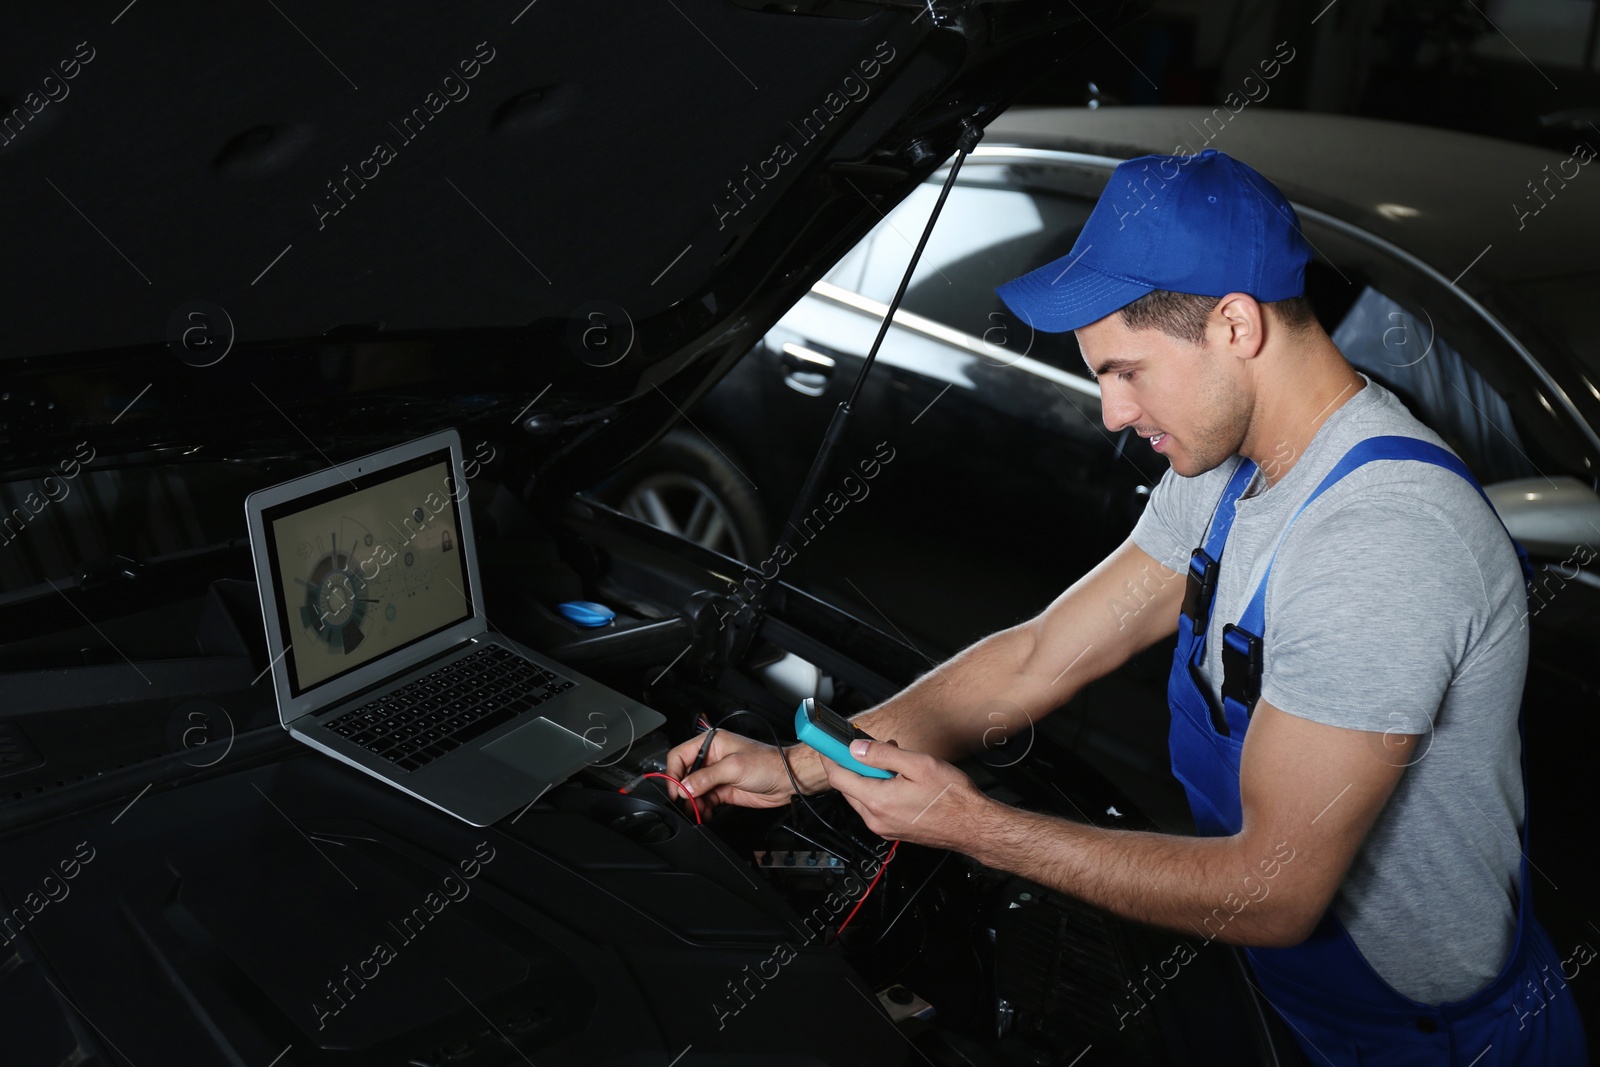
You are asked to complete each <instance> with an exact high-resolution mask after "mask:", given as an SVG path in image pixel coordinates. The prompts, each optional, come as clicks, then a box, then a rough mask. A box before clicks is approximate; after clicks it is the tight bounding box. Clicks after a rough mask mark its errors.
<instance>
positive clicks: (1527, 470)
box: [1332, 285, 1536, 483]
mask: <svg viewBox="0 0 1600 1067" xmlns="http://www.w3.org/2000/svg"><path fill="white" fill-rule="evenodd" d="M1332 338H1333V343H1334V344H1335V345H1337V346H1338V348H1339V351H1341V352H1343V353H1344V357H1345V358H1346V359H1348V360H1349V361H1350V363H1351V365H1352V366H1354V367H1356V368H1357V369H1358V370H1361V371H1363V372H1365V373H1366V374H1367V376H1368V377H1370V378H1372V379H1373V380H1375V381H1377V382H1379V383H1380V384H1382V385H1383V386H1384V387H1385V388H1386V389H1388V390H1389V391H1390V392H1392V393H1394V394H1395V395H1397V396H1398V397H1400V399H1401V400H1402V401H1404V403H1405V405H1406V406H1407V407H1408V408H1410V409H1411V413H1412V414H1413V415H1415V416H1417V418H1419V419H1421V420H1422V421H1423V422H1424V423H1426V424H1427V425H1428V426H1429V427H1430V428H1431V429H1432V430H1433V431H1434V432H1435V433H1437V434H1438V435H1439V436H1440V437H1442V438H1444V439H1445V442H1446V443H1447V444H1449V445H1450V447H1451V448H1452V449H1454V450H1455V451H1456V453H1457V454H1458V455H1459V456H1461V458H1462V459H1464V460H1466V462H1467V465H1468V466H1469V467H1471V468H1472V469H1473V471H1474V472H1476V473H1477V475H1478V477H1479V479H1480V480H1482V481H1484V482H1485V483H1489V482H1499V481H1508V480H1510V479H1513V478H1526V477H1530V476H1531V475H1533V474H1534V473H1536V472H1535V470H1534V468H1533V464H1532V462H1531V461H1530V460H1529V459H1528V458H1527V455H1526V451H1527V450H1526V448H1525V447H1524V446H1523V444H1522V441H1521V439H1520V438H1519V436H1518V434H1517V427H1516V424H1515V422H1514V421H1513V420H1512V417H1511V408H1510V406H1509V405H1508V404H1507V403H1506V401H1505V399H1504V398H1503V397H1501V396H1500V394H1499V393H1497V392H1496V391H1495V390H1494V387H1493V386H1491V385H1490V384H1489V383H1488V382H1487V381H1485V380H1484V379H1483V377H1482V376H1481V375H1480V374H1479V373H1478V372H1477V371H1476V370H1474V369H1473V367H1472V365H1471V364H1470V363H1468V362H1467V361H1466V360H1465V359H1464V358H1463V357H1462V355H1461V353H1460V352H1458V351H1457V350H1456V349H1455V348H1454V347H1453V346H1452V345H1451V344H1450V342H1449V341H1448V340H1447V339H1446V338H1445V337H1443V336H1440V335H1438V333H1437V332H1436V331H1435V330H1434V329H1433V326H1432V322H1431V320H1430V319H1428V317H1427V316H1426V315H1416V314H1413V313H1412V312H1411V311H1409V310H1408V309H1407V308H1405V307H1404V306H1402V305H1401V304H1400V303H1398V302H1397V301H1395V300H1393V299H1391V298H1390V297H1388V296H1387V295H1385V294H1384V293H1381V292H1379V291H1378V290H1377V289H1374V288H1373V287H1372V286H1370V285H1369V286H1366V287H1365V288H1364V289H1362V291H1361V295H1360V296H1358V297H1357V298H1356V300H1355V303H1354V304H1352V305H1351V306H1350V309H1349V310H1348V311H1347V312H1345V314H1344V317H1343V318H1342V319H1341V320H1340V321H1339V324H1338V326H1337V327H1335V328H1334V330H1333V332H1332Z"/></svg>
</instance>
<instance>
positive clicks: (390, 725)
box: [325, 645, 574, 771]
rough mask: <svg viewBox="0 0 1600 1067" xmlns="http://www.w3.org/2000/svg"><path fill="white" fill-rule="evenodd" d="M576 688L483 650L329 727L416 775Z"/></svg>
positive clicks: (512, 656)
mask: <svg viewBox="0 0 1600 1067" xmlns="http://www.w3.org/2000/svg"><path fill="white" fill-rule="evenodd" d="M573 684H574V683H573V682H571V681H570V680H568V679H566V678H562V677H561V676H560V675H558V674H556V673H554V672H553V671H548V670H546V669H545V668H543V667H541V666H539V665H538V664H537V663H532V662H530V661H528V660H526V659H523V658H522V657H521V656H519V655H517V654H516V653H515V652H512V651H511V650H510V649H507V648H502V647H501V646H499V645H485V646H484V647H483V648H481V649H479V650H478V651H476V652H474V653H472V655H470V656H463V657H462V658H461V659H458V660H456V661H455V662H454V663H451V664H448V665H447V666H444V667H440V668H439V669H438V670H436V671H434V672H432V673H431V674H425V675H423V676H422V677H420V678H417V679H415V680H413V681H411V682H408V683H406V684H405V685H403V686H401V687H400V688H399V689H396V690H394V691H392V692H389V693H385V694H384V695H383V696H381V697H378V698H376V699H374V700H370V701H368V702H367V703H365V704H362V705H360V706H359V707H356V708H353V709H351V710H350V711H347V712H345V713H344V714H343V715H340V716H339V717H338V718H336V719H333V720H332V721H330V722H328V723H326V724H325V725H326V726H327V728H328V729H330V730H332V731H333V732H334V733H336V734H340V735H342V736H344V737H348V738H349V739H350V740H351V741H352V742H353V743H355V744H357V745H360V746H361V747H362V748H364V749H366V750H367V751H368V752H372V753H374V754H376V755H377V756H379V757H380V758H382V759H386V760H388V761H389V762H390V763H392V764H394V765H395V766H396V767H398V768H400V769H401V770H403V771H414V770H417V769H418V768H419V767H423V766H425V765H427V764H429V763H432V762H433V761H434V760H436V759H438V758H439V757H440V756H442V755H444V754H445V753H446V752H449V751H451V750H452V749H457V748H460V747H461V746H462V745H464V744H466V743H467V742H468V741H471V740H472V739H473V738H475V737H480V736H482V735H483V734H486V733H488V732H489V731H490V730H493V729H494V728H495V727H496V726H499V725H500V724H501V723H505V722H510V721H511V720H512V719H513V718H515V717H516V716H517V715H519V714H521V713H522V712H524V711H526V710H527V709H528V708H531V707H534V706H535V705H537V704H542V703H544V702H545V701H546V700H549V699H550V698H551V697H554V696H558V695H559V694H561V693H564V692H566V691H567V690H568V689H571V688H572V686H573Z"/></svg>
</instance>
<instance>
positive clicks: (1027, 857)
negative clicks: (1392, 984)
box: [961, 801, 1306, 945]
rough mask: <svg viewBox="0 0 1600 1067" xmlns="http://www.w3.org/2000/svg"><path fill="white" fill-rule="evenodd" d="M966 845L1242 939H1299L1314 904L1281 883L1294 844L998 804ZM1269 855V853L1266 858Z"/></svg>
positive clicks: (1023, 871) (1008, 867)
mask: <svg viewBox="0 0 1600 1067" xmlns="http://www.w3.org/2000/svg"><path fill="white" fill-rule="evenodd" d="M964 836H966V837H967V838H968V839H969V843H968V844H967V845H966V846H965V847H963V848H962V849H961V851H963V852H966V853H967V854H968V855H970V856H972V857H973V858H974V859H976V860H977V861H978V862H980V863H982V864H984V865H985V866H988V867H994V868H997V869H999V870H1004V871H1010V872H1012V873H1014V874H1019V875H1021V876H1022V877H1024V878H1028V879H1030V880H1032V881H1035V882H1038V883H1040V884H1041V885H1047V886H1050V887H1052V888H1055V889H1058V890H1061V891H1062V892H1064V893H1068V894H1070V895H1072V896H1075V897H1078V898H1080V899H1082V900H1085V901H1088V902H1089V903H1090V904H1093V905H1095V906H1096V907H1100V908H1104V909H1105V910H1107V911H1110V912H1112V913H1114V914H1117V915H1120V916H1122V917H1124V918H1128V919H1134V920H1137V921H1139V922H1144V923H1150V924H1152V925H1156V926H1163V927H1166V928H1168V929H1172V930H1177V931H1180V932H1182V933H1188V934H1192V935H1194V936H1196V937H1200V938H1203V939H1205V940H1207V941H1210V940H1221V941H1226V942H1229V943H1233V944H1245V945H1274V944H1295V943H1297V942H1298V941H1299V940H1300V939H1301V938H1302V937H1303V936H1304V934H1305V932H1306V931H1305V927H1304V923H1305V915H1306V909H1304V908H1301V907H1297V906H1295V905H1294V903H1293V902H1292V901H1291V899H1290V896H1291V895H1290V894H1289V893H1286V892H1276V891H1275V889H1276V888H1281V887H1282V886H1283V885H1285V884H1287V882H1288V881H1292V880H1286V881H1285V882H1276V881H1275V879H1277V878H1278V876H1279V874H1280V872H1281V871H1282V870H1283V868H1284V866H1285V865H1287V864H1289V863H1290V862H1291V861H1292V860H1293V859H1294V855H1295V852H1294V847H1293V845H1292V844H1291V843H1290V842H1288V841H1279V842H1270V843H1263V842H1249V841H1246V840H1245V839H1244V838H1242V837H1177V836H1170V835H1166V834H1155V833H1144V832H1140V831H1131V830H1105V829H1101V828H1099V827H1094V826H1087V825H1084V824H1081V823H1074V822H1068V821H1066V820H1063V819H1056V818H1051V817H1050V816H1046V815H1040V814H1038V813H1036V812H1029V811H1021V810H1019V809H1016V808H1012V807H1009V806H1007V805H1004V804H1000V803H998V802H994V801H989V802H988V803H987V804H986V806H985V807H984V808H983V809H982V810H981V811H980V812H979V814H978V815H977V816H976V817H975V818H974V819H973V821H972V823H971V825H970V826H968V827H966V829H965V833H964ZM1257 853H1259V855H1258V854H1257Z"/></svg>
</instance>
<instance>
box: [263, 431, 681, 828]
mask: <svg viewBox="0 0 1600 1067" xmlns="http://www.w3.org/2000/svg"><path fill="white" fill-rule="evenodd" d="M468 491H469V485H468V482H467V478H466V476H465V474H464V473H463V462H462V453H461V438H460V436H459V435H458V434H457V433H456V431H455V430H453V429H452V430H444V431H442V432H440V433H435V434H431V435H429V436H428V437H424V438H422V439H421V440H418V441H412V442H410V443H408V444H404V445H399V446H397V447H394V448H390V449H385V450H384V451H382V452H376V453H373V454H372V455H370V456H365V457H362V458H361V459H356V460H351V461H349V462H346V463H343V464H341V465H339V466H336V467H334V468H333V469H331V470H326V471H319V472H318V473H316V474H309V475H306V476H305V477H302V478H296V479H295V480H294V481H291V482H285V483H284V484H282V485H278V486H274V487H272V488H270V489H263V490H261V491H259V492H256V493H252V494H250V497H249V499H247V500H246V501H245V513H246V517H247V519H248V522H249V526H250V551H251V554H252V556H253V557H254V560H255V571H256V582H257V584H258V586H259V587H260V591H261V614H262V618H263V619H264V621H265V622H266V628H267V646H268V651H269V653H270V654H271V656H272V665H271V673H272V685H273V689H274V691H275V693H276V695H277V699H278V713H279V717H280V718H281V720H282V722H283V725H284V727H285V728H286V729H287V730H288V731H289V732H290V733H291V734H293V735H294V736H295V737H297V738H299V739H300V740H301V741H304V742H305V743H306V744H308V745H310V746H312V747H313V748H316V749H320V750H321V751H323V752H326V753H327V754H328V755H330V756H333V757H334V758H335V759H339V760H342V761H343V762H345V763H348V764H350V765H351V766H352V767H356V768H358V769H360V770H363V771H365V772H366V773H368V774H370V775H373V776H374V777H377V778H382V779H383V780H384V781H386V782H388V783H390V784H391V785H393V786H395V787H396V788H398V789H400V790H402V791H403V792H406V793H409V794H411V795H412V796H414V797H416V798H417V799H419V800H423V801H426V802H427V803H429V804H432V805H433V806H434V807H436V808H439V809H441V810H443V811H447V812H449V813H450V814H451V815H454V816H456V817H458V818H460V819H464V820H465V821H467V822H469V823H471V824H472V825H474V826H487V825H489V824H490V823H493V822H496V821H498V820H499V819H501V818H503V817H504V816H506V815H509V814H510V813H512V812H514V811H517V810H518V809H522V808H526V807H527V805H529V804H531V803H533V802H534V801H535V800H537V799H538V798H539V797H540V796H541V795H542V794H543V793H544V792H545V790H547V789H549V788H550V787H551V786H553V785H555V784H557V783H558V782H561V781H563V780H565V779H566V778H567V777H569V776H570V775H572V774H573V773H574V772H576V771H578V770H579V769H581V768H582V767H583V766H584V765H586V764H601V765H604V764H607V763H609V762H610V761H612V759H613V758H615V757H617V755H618V754H619V753H621V752H622V751H623V750H624V749H626V748H627V747H628V746H629V745H631V744H632V743H633V741H634V739H635V738H637V737H641V736H643V735H644V734H646V733H648V732H649V731H651V730H653V729H655V728H656V727H657V726H660V725H661V724H662V723H663V722H664V721H665V720H664V719H663V718H662V716H661V715H659V714H658V713H656V712H655V711H653V710H651V709H650V708H648V707H646V706H644V705H643V704H640V703H639V702H637V701H635V700H630V699H629V698H627V697H625V696H623V695H622V694H620V693H618V692H616V691H615V690H612V689H609V688H607V687H606V686H603V685H601V684H600V683H599V682H595V681H593V680H591V679H589V678H585V677H584V676H583V675H581V674H579V673H577V672H576V671H573V670H571V669H570V668H568V667H565V666H562V665H561V664H559V663H557V662H555V661H554V660H550V659H546V658H544V657H542V656H539V655H537V654H536V653H533V652H530V651H528V650H527V649H525V648H523V647H522V646H521V645H519V644H517V643H516V642H514V641H511V640H510V639H508V638H506V637H505V636H504V635H501V634H497V633H493V632H491V631H490V630H489V628H488V625H487V620H486V619H485V618H484V616H483V611H482V608H481V605H482V603H483V598H482V593H481V585H480V582H479V578H478V560H477V552H476V547H475V544H474V542H473V539H472V513H471V511H470V509H468V507H467V506H466V503H465V501H466V497H467V493H468Z"/></svg>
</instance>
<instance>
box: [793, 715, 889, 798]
mask: <svg viewBox="0 0 1600 1067" xmlns="http://www.w3.org/2000/svg"><path fill="white" fill-rule="evenodd" d="M794 735H795V737H797V738H799V740H800V742H801V743H802V744H806V745H809V746H811V747H812V748H814V749H816V750H817V751H818V752H820V753H822V754H823V755H824V756H827V757H828V758H829V759H831V760H833V762H835V763H837V764H838V765H839V766H841V767H844V768H846V769H848V770H852V771H855V772H856V773H857V774H859V775H862V776H864V777H867V778H893V777H894V772H893V771H886V770H884V769H883V768H882V767H868V766H867V765H866V764H865V763H862V762H861V761H860V760H858V759H856V758H855V757H854V756H852V755H850V742H851V741H854V740H855V739H856V738H858V737H859V738H863V739H865V740H867V741H871V740H873V738H872V735H871V734H868V733H867V732H866V731H865V730H863V729H861V728H860V727H859V726H854V725H852V724H851V723H850V722H849V720H847V719H845V718H844V717H842V716H841V715H840V714H839V713H838V712H836V711H834V710H833V709H832V708H829V707H828V706H827V705H826V704H820V703H818V702H817V700H816V698H815V697H806V698H805V699H804V700H802V701H801V702H800V706H799V707H798V708H796V709H795V712H794Z"/></svg>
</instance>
